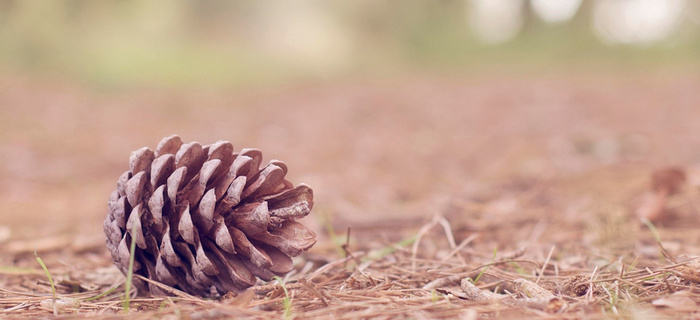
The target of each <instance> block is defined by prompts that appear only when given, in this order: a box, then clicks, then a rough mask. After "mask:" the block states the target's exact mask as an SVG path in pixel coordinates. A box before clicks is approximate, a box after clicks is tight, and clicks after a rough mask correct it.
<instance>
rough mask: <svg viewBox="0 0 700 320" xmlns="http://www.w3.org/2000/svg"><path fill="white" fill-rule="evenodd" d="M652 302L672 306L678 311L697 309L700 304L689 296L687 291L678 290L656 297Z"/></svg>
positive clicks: (659, 305) (661, 305)
mask: <svg viewBox="0 0 700 320" xmlns="http://www.w3.org/2000/svg"><path fill="white" fill-rule="evenodd" d="M651 304H653V305H655V306H657V307H666V308H671V309H673V310H676V311H696V310H697V308H698V306H697V304H696V303H695V301H693V299H691V298H690V297H688V295H687V292H682V291H681V292H676V293H674V294H672V295H669V296H666V297H663V298H659V299H656V300H654V301H652V302H651Z"/></svg>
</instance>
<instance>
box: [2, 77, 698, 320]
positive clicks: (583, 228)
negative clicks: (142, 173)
mask: <svg viewBox="0 0 700 320" xmlns="http://www.w3.org/2000/svg"><path fill="white" fill-rule="evenodd" d="M699 85H700V79H699V78H697V77H695V76H692V75H664V74H657V75H644V76H640V75H626V76H621V75H617V76H601V75H595V76H594V75H581V76H577V77H574V76H573V75H552V76H526V75H522V76H518V77H509V78H504V77H497V76H493V77H484V78H467V79H457V78H432V77H407V78H405V79H401V80H375V81H370V82H367V83H361V82H343V83H333V84H304V85H295V86H278V87H273V88H262V87H254V88H238V89H230V90H225V89H206V88H188V89H176V88H170V89H162V88H139V89H133V88H132V89H128V88H118V89H115V88H100V87H89V86H84V85H77V84H62V83H59V82H51V81H37V80H32V79H27V78H23V77H6V78H3V79H0V142H1V143H0V203H2V210H0V318H8V319H11V318H24V317H33V318H34V317H36V318H60V319H85V318H115V319H117V318H119V319H150V318H160V319H219V318H232V317H237V318H238V317H240V318H246V317H247V318H285V319H357V318H378V319H384V318H396V319H404V318H412V319H432V318H459V319H481V318H520V319H526V318H555V319H568V318H572V319H573V318H576V319H578V318H587V319H597V318H622V319H628V318H629V319H658V318H665V317H668V318H692V319H696V318H700V312H698V311H697V310H698V304H699V303H700V260H698V258H699V257H700V256H699V254H700V232H699V230H700V229H698V227H699V221H700V211H698V210H700V125H698V123H699V120H700V91H698V90H697V88H698V87H699ZM173 133H177V134H179V135H180V136H181V137H182V138H183V140H184V141H193V140H196V141H200V142H202V143H207V144H209V143H212V142H215V141H217V140H228V141H231V142H232V143H233V144H234V146H235V147H236V149H241V148H244V147H256V148H259V149H261V150H262V151H263V154H264V157H265V162H266V161H267V160H271V159H280V160H283V161H285V162H286V163H287V165H288V166H289V168H290V169H289V174H288V179H289V180H291V181H292V182H293V183H295V184H297V183H301V182H303V183H307V184H309V185H311V186H312V187H313V188H314V194H315V197H314V201H315V207H314V210H313V211H312V213H311V215H310V216H309V217H307V218H305V219H304V220H303V222H304V223H305V224H307V225H309V226H310V227H311V228H313V229H314V230H315V231H316V233H317V234H318V242H317V244H316V246H315V247H314V248H312V249H311V250H309V252H307V253H305V254H303V255H302V256H300V257H298V258H295V260H294V261H295V269H294V271H292V272H291V273H290V274H288V275H287V276H286V277H285V278H284V285H282V284H280V283H278V282H277V281H271V282H267V283H264V282H262V281H261V282H259V283H258V284H257V285H256V286H255V287H253V288H251V289H249V290H248V291H246V292H245V293H242V294H238V295H235V294H227V295H225V296H223V297H221V298H218V299H200V298H197V297H193V296H189V295H187V294H183V293H177V294H176V295H174V296H172V297H165V298H163V297H149V296H144V295H137V292H136V290H135V289H134V290H132V291H131V292H130V293H131V296H132V297H131V298H130V299H128V301H130V309H129V310H125V309H124V302H125V301H126V300H127V299H125V277H124V276H123V275H122V274H121V273H120V272H119V271H118V270H117V268H115V267H114V266H113V265H112V261H111V257H110V255H109V253H108V252H107V250H106V247H105V244H104V235H103V233H102V221H103V219H104V218H105V216H106V212H107V198H108V196H109V194H110V192H111V191H112V190H113V189H114V188H115V186H116V181H117V178H118V177H119V175H120V174H121V173H122V172H123V171H125V170H127V168H128V159H129V154H130V152H131V151H132V150H136V149H138V148H141V147H143V146H148V147H150V148H155V146H156V144H157V143H158V141H160V139H161V138H162V137H165V136H168V135H171V134H173ZM671 167H672V168H675V170H677V171H678V172H682V175H684V176H685V178H684V179H681V181H680V182H679V187H678V190H677V192H668V191H676V190H665V191H664V190H662V189H664V188H666V189H674V188H675V186H674V187H673V188H672V187H671V186H667V185H664V183H667V182H660V185H661V186H659V183H657V184H656V187H654V188H652V175H653V174H654V173H655V172H657V175H658V174H659V172H660V174H663V173H664V172H666V171H663V170H665V168H671ZM668 183H670V182H668ZM663 193H666V194H663ZM640 213H641V214H642V215H644V216H647V217H649V219H650V220H651V221H649V220H642V219H640V218H639V214H640ZM37 257H39V258H40V259H41V261H42V262H43V263H44V264H45V266H46V268H47V270H48V272H49V273H50V275H51V279H49V278H48V277H47V274H46V272H45V271H44V270H43V269H42V266H41V265H40V263H39V261H38V259H37ZM52 282H53V283H54V284H55V297H54V294H53V293H52V286H51V283H52Z"/></svg>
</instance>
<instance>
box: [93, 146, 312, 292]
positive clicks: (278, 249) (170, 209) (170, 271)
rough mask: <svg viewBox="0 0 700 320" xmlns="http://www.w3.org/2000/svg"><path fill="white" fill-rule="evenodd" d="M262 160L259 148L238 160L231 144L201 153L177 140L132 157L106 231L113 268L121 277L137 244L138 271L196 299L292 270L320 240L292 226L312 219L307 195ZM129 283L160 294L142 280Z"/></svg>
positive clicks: (282, 170) (275, 164) (280, 167)
mask: <svg viewBox="0 0 700 320" xmlns="http://www.w3.org/2000/svg"><path fill="white" fill-rule="evenodd" d="M261 162H262V152H261V151H260V150H257V149H242V150H241V151H240V152H239V153H234V148H233V145H232V144H231V143H230V142H226V141H219V142H216V143H214V144H211V145H206V146H203V145H201V144H199V143H197V142H190V143H183V142H182V140H181V139H180V138H179V137H177V136H170V137H167V138H165V139H163V140H162V141H161V142H160V143H159V144H158V146H157V148H156V151H155V152H153V151H151V150H150V149H148V148H142V149H139V150H136V151H134V152H133V153H132V154H131V156H130V158H129V169H130V170H129V171H127V172H125V173H124V174H122V175H121V176H120V177H119V179H118V180H117V189H116V190H115V191H114V192H112V194H111V195H110V197H109V205H108V209H109V214H108V215H107V218H106V219H105V223H104V227H103V228H104V232H105V235H106V237H107V248H108V250H109V251H110V252H111V254H112V258H113V260H114V263H115V265H117V267H119V269H120V270H121V271H122V272H126V270H127V267H128V263H129V256H130V252H129V245H128V244H129V243H131V239H132V238H133V239H134V241H135V242H136V245H137V246H136V252H135V257H134V258H135V259H134V272H135V273H138V274H140V275H142V276H144V277H147V278H150V279H153V280H156V281H160V282H162V283H165V284H167V285H170V286H174V287H177V288H180V289H181V290H184V291H186V292H189V293H191V294H196V295H200V296H211V295H212V294H215V293H214V292H218V294H223V293H225V292H227V291H241V290H243V289H245V288H247V287H249V286H252V285H254V284H255V281H256V280H255V277H256V276H257V277H259V278H261V279H265V280H269V279H270V278H271V277H273V276H275V275H282V274H284V273H286V272H289V271H290V270H291V269H292V267H293V263H292V259H291V257H293V256H296V255H299V254H301V253H302V252H303V251H305V250H308V249H309V248H310V247H311V246H312V245H313V244H314V243H315V242H316V237H315V234H313V232H311V231H310V230H309V229H307V228H306V227H304V226H303V225H301V224H300V223H298V222H295V221H296V220H297V219H299V218H301V217H304V216H306V215H308V214H309V213H310V211H311V209H312V207H313V192H312V191H311V188H309V187H308V186H306V185H299V186H297V187H294V186H293V185H292V183H291V182H289V181H287V180H286V179H285V178H284V177H285V175H286V173H287V166H286V165H285V164H284V163H283V162H281V161H278V160H272V161H270V162H269V163H268V164H267V165H266V166H264V167H263V168H260V164H261ZM134 285H136V286H137V287H138V288H139V289H140V290H142V291H150V292H151V294H163V292H162V291H161V290H160V289H158V288H157V287H155V286H153V285H150V284H148V283H146V282H144V281H134ZM213 290H215V291H213Z"/></svg>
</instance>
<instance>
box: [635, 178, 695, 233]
mask: <svg viewBox="0 0 700 320" xmlns="http://www.w3.org/2000/svg"><path fill="white" fill-rule="evenodd" d="M685 182H686V174H685V171H684V170H683V169H681V168H678V167H670V168H665V169H660V170H657V171H654V173H652V176H651V191H650V192H649V193H647V194H646V195H645V196H644V199H643V200H642V204H641V205H640V206H639V208H638V209H637V212H636V214H637V217H639V218H640V219H642V218H646V219H649V221H652V222H655V221H660V220H663V219H664V218H665V215H664V209H665V207H666V202H667V201H668V197H670V196H672V195H674V194H676V193H678V192H679V191H680V190H681V188H682V187H683V185H684V184H685Z"/></svg>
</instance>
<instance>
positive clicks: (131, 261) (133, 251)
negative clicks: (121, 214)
mask: <svg viewBox="0 0 700 320" xmlns="http://www.w3.org/2000/svg"><path fill="white" fill-rule="evenodd" d="M131 231H132V232H131V247H130V248H129V269H128V270H127V272H126V283H124V301H122V308H123V309H124V312H126V313H129V305H130V304H131V296H130V295H129V293H130V292H131V279H132V278H133V276H134V256H135V255H136V237H134V236H133V235H134V234H136V227H135V226H134V227H133V228H132V230H131Z"/></svg>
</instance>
